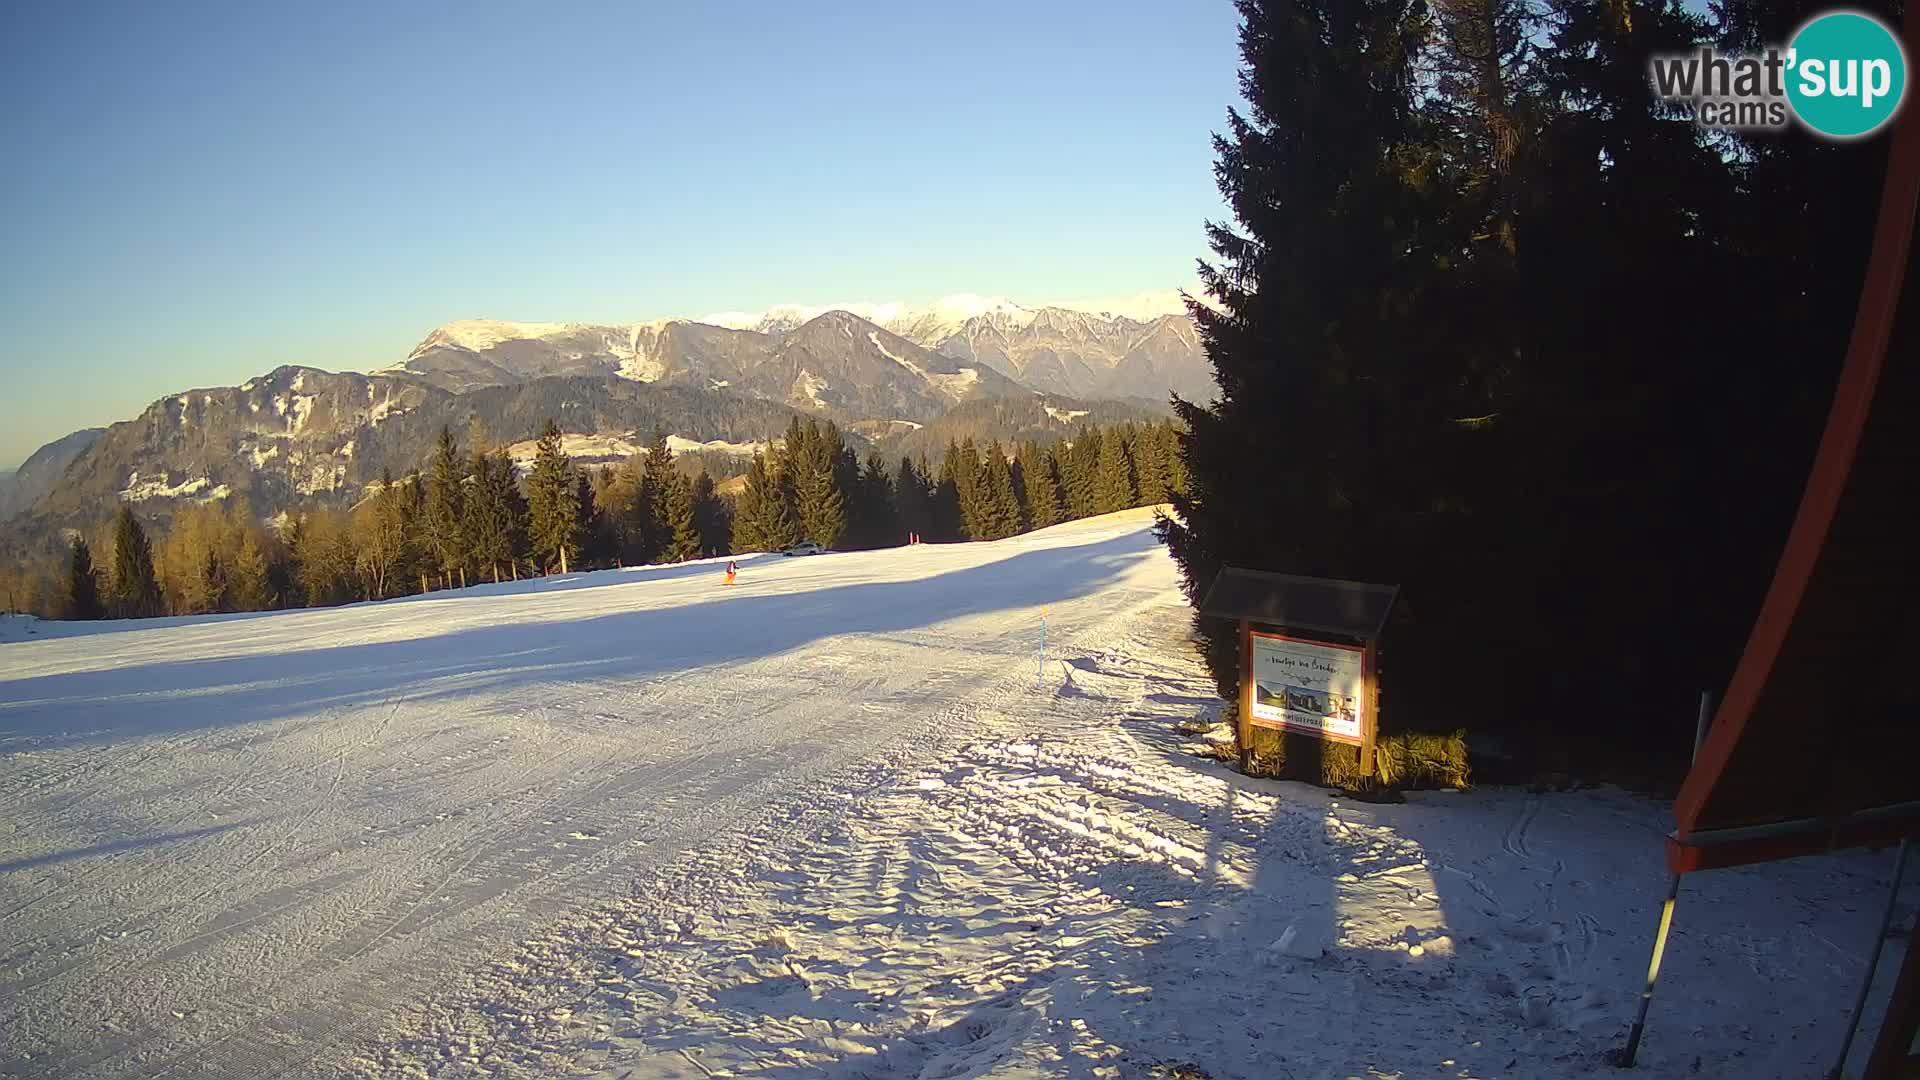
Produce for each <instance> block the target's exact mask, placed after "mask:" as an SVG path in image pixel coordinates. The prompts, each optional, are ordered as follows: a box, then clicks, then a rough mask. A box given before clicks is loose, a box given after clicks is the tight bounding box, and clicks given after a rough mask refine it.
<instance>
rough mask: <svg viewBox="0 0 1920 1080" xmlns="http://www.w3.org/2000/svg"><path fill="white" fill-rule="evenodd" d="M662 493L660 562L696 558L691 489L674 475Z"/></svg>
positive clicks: (697, 546) (697, 539)
mask: <svg viewBox="0 0 1920 1080" xmlns="http://www.w3.org/2000/svg"><path fill="white" fill-rule="evenodd" d="M664 484H665V487H666V491H665V493H663V494H662V496H661V498H660V533H661V536H662V537H663V538H664V540H665V547H664V548H663V549H662V550H661V553H660V557H661V560H662V561H663V562H670V563H677V562H686V561H687V560H688V559H696V558H699V557H700V524H699V520H698V518H697V516H696V514H695V512H694V505H693V485H692V484H691V483H689V482H688V481H687V478H686V477H684V476H681V475H680V474H679V473H677V472H673V473H668V474H667V478H666V480H665V481H664Z"/></svg>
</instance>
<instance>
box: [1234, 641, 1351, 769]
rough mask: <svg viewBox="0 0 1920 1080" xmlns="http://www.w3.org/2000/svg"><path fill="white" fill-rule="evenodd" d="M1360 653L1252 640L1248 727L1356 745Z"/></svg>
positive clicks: (1337, 647) (1311, 644) (1303, 643)
mask: <svg viewBox="0 0 1920 1080" xmlns="http://www.w3.org/2000/svg"><path fill="white" fill-rule="evenodd" d="M1365 656H1366V653H1365V651H1364V650H1362V649H1359V648H1357V647H1347V646H1341V645H1324V644H1320V643H1318V642H1312V641H1296V640H1294V639H1293V638H1286V637H1280V636H1278V635H1275V634H1261V633H1255V634H1254V635H1253V722H1254V723H1256V724H1262V725H1265V726H1268V727H1281V728H1292V729H1293V730H1296V731H1303V732H1306V733H1308V734H1312V735H1319V736H1320V737H1321V738H1325V739H1336V740H1339V741H1341V742H1353V743H1357V742H1360V741H1361V730H1360V728H1361V717H1362V716H1364V715H1365V711H1364V710H1365V708H1366V701H1365V694H1366V685H1367V684H1366V670H1365V663H1364V658H1365Z"/></svg>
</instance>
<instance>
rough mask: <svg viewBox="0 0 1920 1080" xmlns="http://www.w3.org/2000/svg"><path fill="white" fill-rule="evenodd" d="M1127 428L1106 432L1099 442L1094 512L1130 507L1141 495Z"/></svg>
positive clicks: (1104, 512)
mask: <svg viewBox="0 0 1920 1080" xmlns="http://www.w3.org/2000/svg"><path fill="white" fill-rule="evenodd" d="M1126 434H1127V433H1126V431H1125V429H1116V430H1113V431H1110V432H1108V433H1107V434H1106V437H1105V438H1104V439H1102V440H1101V443H1100V462H1099V466H1098V473H1097V475H1096V477H1095V480H1094V492H1093V504H1094V513H1096V514H1111V513H1113V512H1114V511H1116V510H1126V509H1130V508H1131V507H1132V506H1133V505H1134V503H1135V501H1136V500H1137V499H1138V497H1139V491H1138V489H1137V488H1136V487H1135V484H1134V475H1133V454H1132V453H1130V452H1129V451H1128V450H1127V439H1126Z"/></svg>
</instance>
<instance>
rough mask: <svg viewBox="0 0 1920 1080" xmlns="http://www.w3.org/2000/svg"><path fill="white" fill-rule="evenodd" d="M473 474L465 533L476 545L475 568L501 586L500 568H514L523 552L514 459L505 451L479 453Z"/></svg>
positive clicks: (467, 502)
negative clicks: (484, 572) (517, 557)
mask: <svg viewBox="0 0 1920 1080" xmlns="http://www.w3.org/2000/svg"><path fill="white" fill-rule="evenodd" d="M472 473H473V485H472V488H471V490H469V491H468V493H467V500H466V503H465V507H464V508H465V511H466V515H465V520H464V522H463V525H464V531H465V533H466V535H467V539H468V542H469V543H471V544H472V545H473V548H472V555H471V558H472V559H473V563H474V565H475V566H478V567H480V568H482V569H484V570H486V571H487V572H488V573H489V574H491V575H492V577H493V580H494V581H495V582H496V583H497V582H498V581H499V580H500V567H501V566H502V565H503V564H505V565H507V566H512V565H513V562H514V559H515V557H516V555H517V554H518V551H519V545H518V532H519V528H520V523H519V517H520V511H519V509H518V503H519V500H520V490H519V485H518V483H517V482H516V480H515V477H514V467H513V459H512V458H511V457H509V456H508V455H507V451H505V450H504V449H503V450H501V451H500V452H499V453H498V454H489V453H485V452H484V451H483V452H480V453H476V454H475V455H474V458H473V466H472Z"/></svg>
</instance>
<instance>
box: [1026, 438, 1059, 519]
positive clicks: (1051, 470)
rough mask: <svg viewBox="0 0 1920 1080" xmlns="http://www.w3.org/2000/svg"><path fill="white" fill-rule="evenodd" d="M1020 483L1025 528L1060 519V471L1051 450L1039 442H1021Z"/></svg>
mask: <svg viewBox="0 0 1920 1080" xmlns="http://www.w3.org/2000/svg"><path fill="white" fill-rule="evenodd" d="M1020 452H1021V464H1020V483H1021V488H1022V491H1023V494H1024V496H1025V497H1024V498H1023V499H1022V500H1021V506H1022V508H1023V510H1024V511H1025V513H1026V520H1027V527H1028V528H1030V529H1044V528H1046V527H1047V526H1049V525H1057V524H1059V522H1060V470H1059V467H1058V466H1057V465H1055V464H1054V460H1053V453H1052V451H1050V450H1045V449H1042V448H1041V447H1040V445H1039V444H1038V443H1024V444H1022V445H1021V448H1020Z"/></svg>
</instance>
